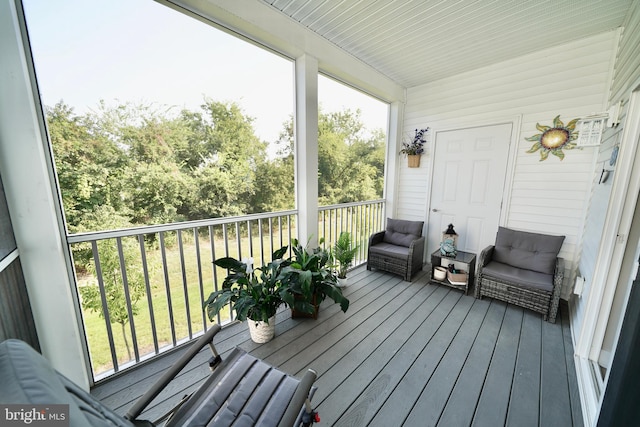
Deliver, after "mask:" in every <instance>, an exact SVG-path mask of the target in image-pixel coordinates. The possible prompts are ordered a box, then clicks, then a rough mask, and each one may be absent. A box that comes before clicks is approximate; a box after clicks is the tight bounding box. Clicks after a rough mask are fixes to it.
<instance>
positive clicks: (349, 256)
mask: <svg viewBox="0 0 640 427" xmlns="http://www.w3.org/2000/svg"><path fill="white" fill-rule="evenodd" d="M357 252H358V245H354V244H353V243H352V242H351V233H349V232H348V231H343V232H341V233H340V236H338V240H336V242H335V243H334V245H333V250H332V253H331V255H332V256H333V259H334V260H335V261H336V262H337V267H338V285H339V286H341V287H345V286H347V284H348V283H347V270H348V269H349V267H351V264H352V263H353V259H354V258H355V256H356V253H357Z"/></svg>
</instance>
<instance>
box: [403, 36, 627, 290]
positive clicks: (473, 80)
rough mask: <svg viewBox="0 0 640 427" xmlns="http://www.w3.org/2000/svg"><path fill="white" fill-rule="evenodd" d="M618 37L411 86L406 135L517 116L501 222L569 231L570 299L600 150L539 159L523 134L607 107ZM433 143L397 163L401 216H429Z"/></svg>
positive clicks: (566, 250) (567, 287)
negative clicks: (413, 161) (414, 158)
mask: <svg viewBox="0 0 640 427" xmlns="http://www.w3.org/2000/svg"><path fill="white" fill-rule="evenodd" d="M616 37H617V33H616V32H607V33H603V34H600V35H597V36H594V37H589V38H586V39H582V40H577V41H574V42H572V43H569V44H565V45H562V46H557V47H555V48H551V49H547V50H544V51H541V52H537V53H533V54H528V55H524V56H522V57H520V58H517V59H514V60H510V61H506V62H503V63H500V64H495V65H492V66H489V67H485V68H482V69H479V70H475V71H472V72H468V73H463V74H460V75H456V76H452V77H449V78H446V79H442V80H439V81H436V82H433V83H429V84H426V85H422V86H418V87H414V88H410V89H408V90H407V105H406V108H405V115H404V120H405V122H404V134H405V136H406V138H408V137H410V136H411V135H412V134H413V133H412V132H413V129H416V128H424V127H427V126H429V127H431V129H432V130H436V131H437V130H447V129H455V128H461V127H470V126H482V125H489V124H495V123H504V122H512V121H515V123H514V132H515V138H514V141H515V147H512V151H514V150H515V151H514V153H513V169H512V170H511V171H509V173H508V177H509V178H510V179H511V180H510V182H508V183H507V188H508V189H509V194H508V199H507V200H505V201H504V203H505V205H504V206H505V207H506V208H505V211H504V213H503V221H504V222H503V223H504V224H505V225H506V226H508V227H513V228H518V229H523V230H528V231H533V232H548V233H552V234H564V235H566V236H567V238H566V240H565V243H564V245H563V248H562V251H561V253H560V255H561V256H563V257H564V258H565V259H566V260H567V264H566V268H567V276H568V278H567V280H566V283H565V289H564V292H563V297H564V298H567V297H568V295H569V293H570V286H571V283H572V277H573V272H574V270H575V268H576V266H577V262H578V258H579V249H580V244H581V238H582V231H583V228H584V221H585V214H586V210H587V206H588V202H589V199H590V197H591V189H592V183H593V179H592V177H593V174H594V170H595V168H597V167H598V165H597V164H596V156H597V152H598V150H597V148H593V147H587V148H584V149H574V150H565V159H564V160H563V161H560V159H558V158H557V157H555V156H553V155H549V158H548V159H547V160H546V161H540V154H539V152H536V153H533V154H530V153H526V151H527V150H528V149H530V148H531V146H532V145H533V142H530V141H526V140H525V139H524V138H526V137H530V136H533V135H535V134H537V133H539V132H538V131H537V130H536V123H540V124H541V125H547V126H549V125H552V123H553V118H554V117H555V116H557V115H560V119H561V120H562V121H563V122H564V123H565V124H566V123H567V122H569V121H570V120H572V119H574V118H579V117H584V116H587V115H589V114H592V113H595V112H601V111H604V110H606V105H605V100H606V98H607V94H608V91H609V80H610V71H611V67H612V61H613V58H614V46H615V41H616ZM425 66H426V67H428V64H425ZM518 119H519V120H520V123H519V127H517V126H518V123H517V120H518ZM427 145H428V146H427V150H426V151H427V153H426V155H425V156H423V157H422V160H421V166H420V168H418V169H409V168H408V167H407V165H406V161H400V162H399V165H400V167H399V170H398V203H397V206H398V208H397V215H396V216H397V217H399V218H404V219H414V220H426V219H427V211H426V207H427V206H428V198H429V191H430V188H431V185H430V179H431V170H430V168H429V167H430V160H431V159H430V158H429V157H430V156H431V154H432V150H431V141H430V142H429V143H428V144H427Z"/></svg>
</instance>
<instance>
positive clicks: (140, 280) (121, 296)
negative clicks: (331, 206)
mask: <svg viewBox="0 0 640 427" xmlns="http://www.w3.org/2000/svg"><path fill="white" fill-rule="evenodd" d="M86 222H87V224H86V225H87V226H91V225H93V227H97V228H94V229H98V228H103V229H104V228H107V229H109V228H114V229H115V228H122V227H125V226H127V225H129V224H128V221H127V220H126V218H124V217H122V216H120V215H119V214H118V213H117V212H115V211H114V210H113V209H112V208H111V207H108V206H105V207H100V208H98V209H96V210H95V211H94V213H93V214H91V215H89V217H88V218H87V219H86ZM93 227H92V228H93ZM121 243H122V253H123V259H124V264H125V268H126V276H127V285H128V287H127V291H128V293H129V300H130V302H131V312H132V314H133V315H134V316H135V315H136V314H137V313H138V305H137V304H138V302H139V301H140V299H141V298H142V297H144V296H145V283H144V273H143V271H142V264H141V263H140V261H139V260H137V255H138V249H137V248H138V246H137V242H136V241H135V240H133V239H130V238H125V239H122V240H121ZM97 246H98V254H99V256H98V259H99V262H100V270H101V272H102V281H103V285H104V297H105V299H106V302H107V309H108V312H109V320H110V322H111V323H117V324H119V325H120V330H121V333H122V338H123V340H124V343H125V347H126V349H127V354H128V357H129V360H131V358H132V357H131V348H130V346H129V341H128V340H127V333H126V328H125V327H126V325H127V323H129V322H130V319H129V312H128V309H127V298H126V294H125V287H124V282H123V279H122V269H121V266H120V256H119V251H118V247H117V245H116V242H115V241H114V240H113V239H110V240H99V241H98V242H97ZM89 272H90V273H91V276H92V277H93V280H92V281H91V283H89V284H86V285H84V286H80V288H79V289H80V295H81V301H82V307H83V308H84V309H85V310H89V311H93V312H96V313H98V314H99V315H100V317H102V318H105V313H104V311H103V309H102V295H101V293H100V287H99V285H98V281H97V277H98V276H97V265H96V263H95V260H92V262H91V263H90V265H89Z"/></svg>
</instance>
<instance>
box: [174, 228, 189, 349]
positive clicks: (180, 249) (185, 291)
mask: <svg viewBox="0 0 640 427" xmlns="http://www.w3.org/2000/svg"><path fill="white" fill-rule="evenodd" d="M177 238H178V253H179V255H180V273H181V274H182V292H183V295H184V312H185V315H186V316H187V333H188V334H189V339H191V338H193V332H192V330H191V308H190V307H189V287H188V285H187V267H186V266H185V263H184V243H183V241H182V230H178V235H177Z"/></svg>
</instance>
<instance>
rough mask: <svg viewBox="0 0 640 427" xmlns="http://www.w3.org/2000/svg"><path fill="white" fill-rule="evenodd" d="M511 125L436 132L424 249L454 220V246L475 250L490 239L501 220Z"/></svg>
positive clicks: (436, 243)
mask: <svg viewBox="0 0 640 427" xmlns="http://www.w3.org/2000/svg"><path fill="white" fill-rule="evenodd" d="M511 129H512V125H511V124H510V123H508V124H502V125H494V126H482V127H476V128H468V129H460V130H452V131H447V132H438V133H437V134H436V140H435V145H434V167H433V168H434V171H433V181H432V185H431V203H430V204H431V210H430V212H429V215H428V221H429V222H428V230H429V231H428V250H429V253H431V252H433V251H434V250H436V249H437V248H438V247H439V246H440V241H441V239H442V232H443V231H444V230H446V228H447V225H448V224H453V225H454V228H455V230H456V232H457V233H458V249H460V250H463V251H467V252H474V253H476V254H479V253H480V251H481V250H482V249H484V248H485V247H486V246H487V245H490V244H492V243H494V241H495V236H496V232H497V231H498V224H499V221H500V208H501V203H502V193H503V189H504V184H505V177H506V171H507V159H508V155H509V143H510V141H511Z"/></svg>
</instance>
